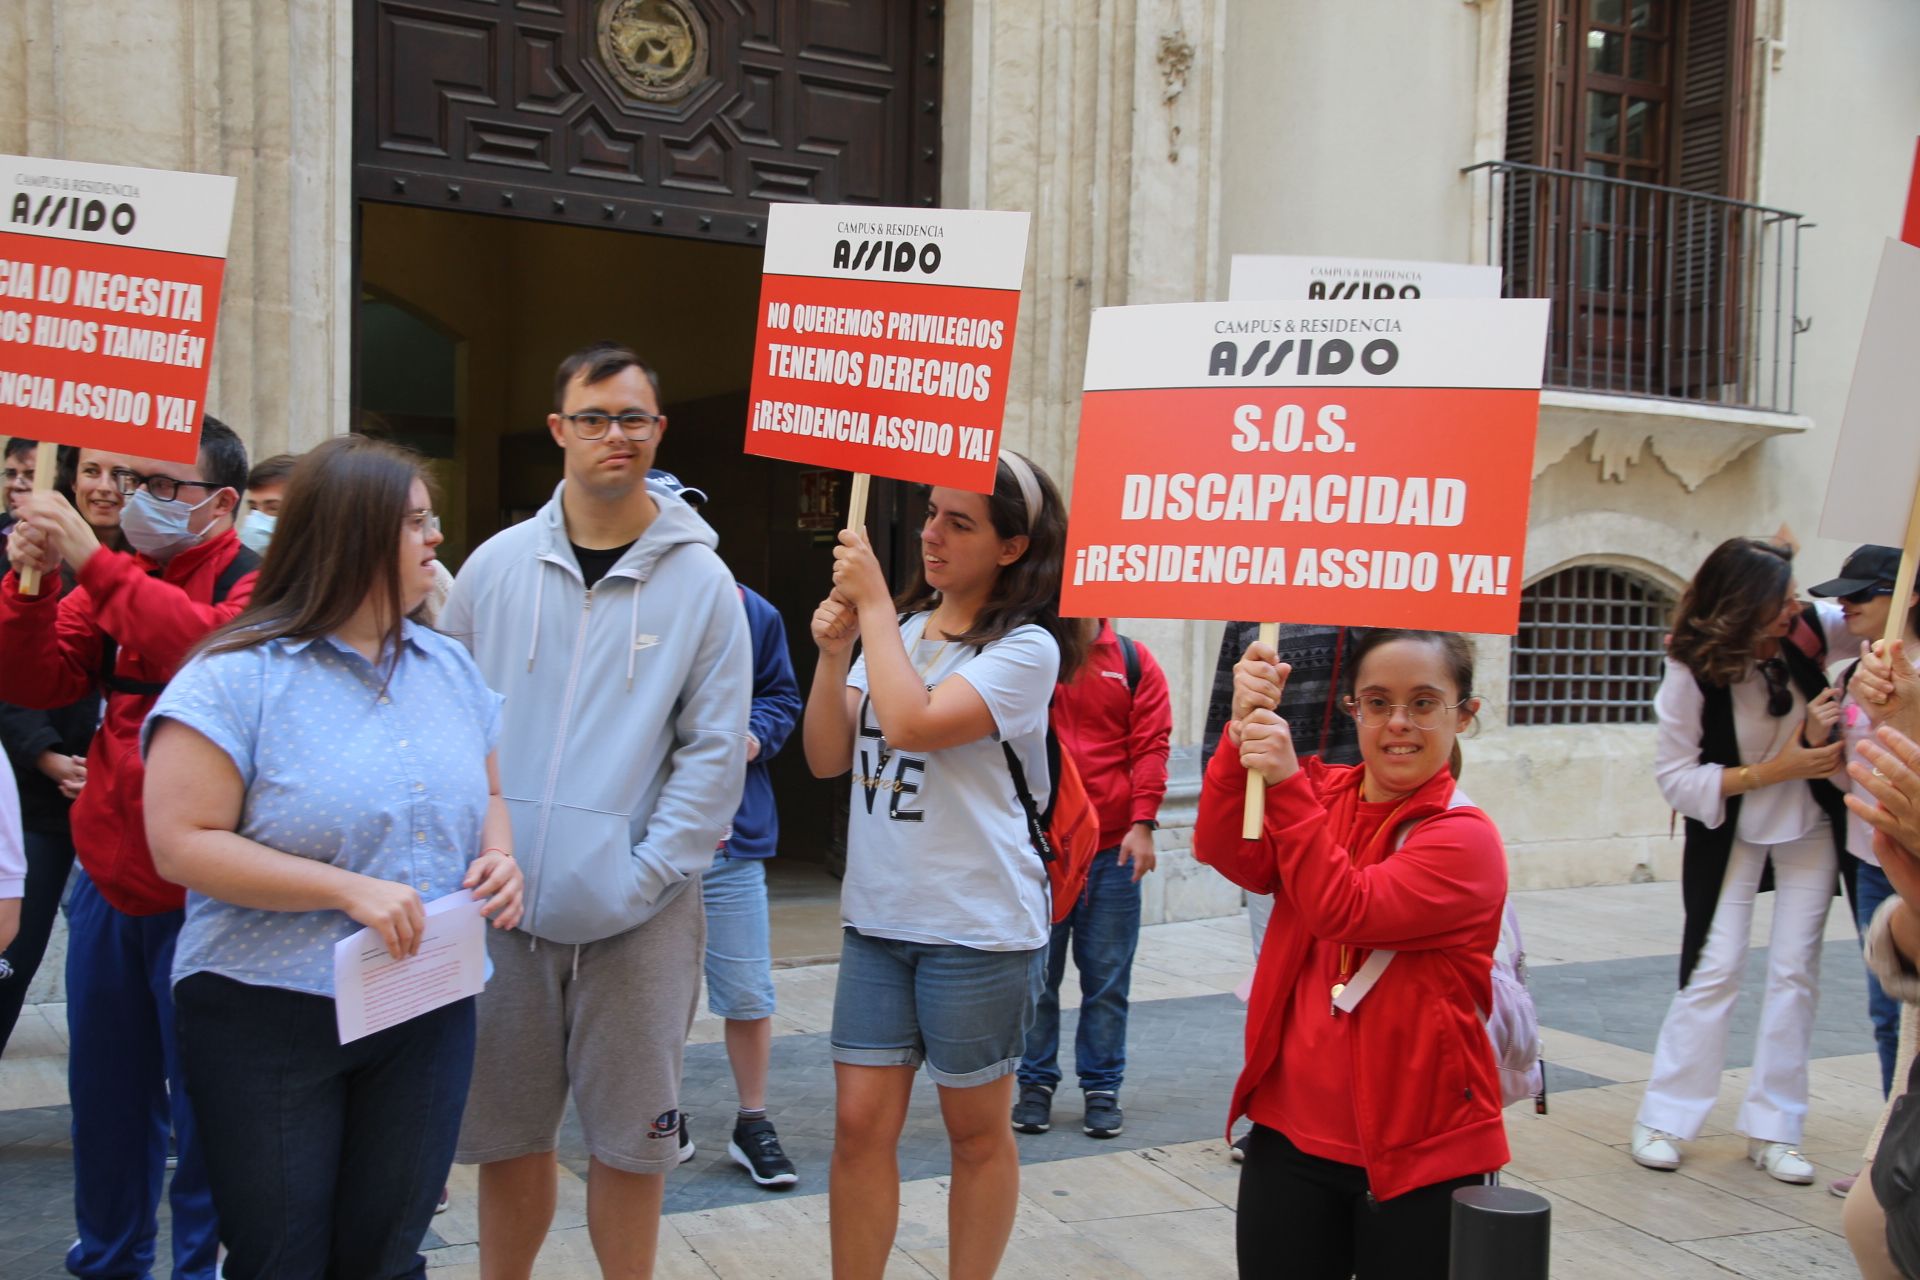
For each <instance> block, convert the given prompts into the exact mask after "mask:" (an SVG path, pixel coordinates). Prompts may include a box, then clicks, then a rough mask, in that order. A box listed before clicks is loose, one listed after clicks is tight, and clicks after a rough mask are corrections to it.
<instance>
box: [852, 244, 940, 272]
mask: <svg viewBox="0 0 1920 1280" xmlns="http://www.w3.org/2000/svg"><path fill="white" fill-rule="evenodd" d="M833 265H834V268H835V270H839V271H893V272H898V273H900V274H902V275H904V274H906V273H908V272H910V271H913V270H914V269H916V268H918V269H919V271H920V274H922V275H928V276H930V275H932V274H933V273H934V272H936V271H938V270H939V269H940V246H939V245H937V244H935V243H934V242H933V241H931V240H929V241H927V242H926V243H925V244H919V245H916V244H915V243H914V242H913V241H911V240H838V241H835V242H834V246H833Z"/></svg>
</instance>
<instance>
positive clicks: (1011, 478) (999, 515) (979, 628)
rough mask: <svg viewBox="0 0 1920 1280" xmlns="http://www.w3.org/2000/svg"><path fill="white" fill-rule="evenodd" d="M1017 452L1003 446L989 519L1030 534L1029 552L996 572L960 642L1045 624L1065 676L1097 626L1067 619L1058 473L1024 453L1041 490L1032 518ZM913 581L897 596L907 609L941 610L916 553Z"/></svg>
mask: <svg viewBox="0 0 1920 1280" xmlns="http://www.w3.org/2000/svg"><path fill="white" fill-rule="evenodd" d="M1009 454H1012V450H1010V449H1002V450H1001V451H1000V464H999V466H998V467H997V468H995V470H994V477H993V492H992V493H991V494H988V495H987V517H988V519H989V520H991V521H992V522H993V531H994V532H995V533H997V534H999V535H1000V537H1002V538H1019V537H1025V538H1026V539H1027V549H1026V550H1025V551H1024V552H1022V553H1021V555H1020V558H1019V559H1018V560H1015V561H1014V562H1013V563H1012V564H1009V565H1002V566H1001V568H1000V571H999V573H997V574H996V575H994V579H993V587H992V589H991V590H990V591H989V592H988V593H987V600H986V603H985V604H983V605H981V606H980V612H979V613H978V614H976V615H975V616H974V619H973V626H972V628H971V629H970V630H968V631H967V632H966V634H964V635H957V636H954V637H953V639H955V640H957V641H959V642H960V643H962V644H968V645H973V646H975V647H976V648H979V647H984V646H986V645H989V644H992V643H993V642H994V641H995V640H998V639H1000V638H1001V637H1003V636H1005V635H1006V634H1007V633H1008V632H1010V631H1012V630H1013V629H1014V628H1015V627H1023V626H1026V625H1028V624H1029V623H1030V624H1032V625H1034V626H1036V627H1039V628H1040V629H1041V630H1043V631H1045V632H1046V633H1047V634H1048V635H1050V636H1052V637H1053V639H1054V642H1055V643H1056V644H1058V645H1059V646H1060V679H1061V681H1062V682H1065V681H1068V680H1071V679H1073V677H1074V675H1075V674H1076V673H1077V672H1078V671H1079V670H1080V664H1081V663H1082V662H1084V661H1085V660H1086V657H1087V650H1088V649H1090V648H1091V647H1092V646H1093V626H1094V624H1093V623H1092V622H1091V621H1089V620H1087V619H1084V618H1063V617H1061V616H1060V572H1061V566H1062V565H1063V564H1064V563H1065V562H1066V554H1067V508H1066V504H1065V503H1063V502H1062V501H1061V500H1060V490H1059V489H1057V488H1055V487H1054V483H1053V478H1052V477H1051V476H1049V475H1048V474H1047V473H1046V472H1045V471H1043V470H1041V469H1040V467H1038V466H1036V465H1035V464H1034V463H1032V462H1030V461H1028V460H1027V459H1025V458H1021V457H1020V456H1019V455H1018V454H1013V456H1014V457H1015V458H1019V465H1023V466H1025V467H1026V468H1027V469H1028V470H1029V471H1030V472H1031V473H1032V475H1033V479H1034V481H1035V486H1036V488H1037V489H1038V491H1039V498H1040V500H1039V503H1038V507H1039V510H1037V511H1035V512H1034V513H1033V516H1032V519H1031V520H1029V519H1028V513H1027V499H1026V495H1025V493H1024V492H1023V491H1022V489H1021V486H1020V480H1019V478H1018V476H1017V475H1016V473H1015V472H1014V470H1013V468H1014V465H1015V464H1014V463H1012V462H1009V461H1008V455H1009ZM913 566H914V568H913V581H912V582H911V583H910V584H908V586H907V589H906V590H905V591H903V592H901V593H900V595H899V596H898V597H897V598H896V599H895V600H894V608H896V609H897V610H899V611H900V612H901V613H919V612H922V611H924V610H928V609H931V608H933V607H934V604H935V602H936V598H937V597H938V595H939V592H937V591H935V590H934V589H933V588H932V587H931V586H929V585H927V572H926V562H925V561H923V560H921V558H920V557H919V556H915V557H914V558H913Z"/></svg>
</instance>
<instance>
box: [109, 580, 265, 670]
mask: <svg viewBox="0 0 1920 1280" xmlns="http://www.w3.org/2000/svg"><path fill="white" fill-rule="evenodd" d="M255 576H256V575H254V574H251V573H249V574H247V575H246V576H245V577H243V578H241V579H240V581H238V582H236V583H234V585H233V590H232V591H230V592H228V593H227V598H226V599H225V600H223V601H221V602H220V603H219V604H199V603H196V602H195V601H194V600H192V599H191V598H190V597H189V596H188V595H187V593H186V592H185V591H184V590H182V589H181V588H180V587H179V586H177V585H175V584H174V583H171V582H165V581H162V580H161V579H159V578H150V577H148V576H147V575H146V574H145V573H144V572H142V571H141V569H140V566H139V564H138V563H137V562H135V561H134V559H133V557H131V556H125V555H121V554H120V553H119V552H116V551H104V550H103V551H96V552H95V553H94V554H93V555H92V556H91V557H90V558H89V559H88V560H87V563H86V567H85V568H83V569H81V570H80V585H81V586H83V587H85V588H86V589H87V592H88V594H89V595H91V596H92V597H93V598H94V600H95V601H96V602H97V603H96V604H95V605H94V612H95V614H96V616H97V617H98V619H99V624H100V626H101V627H102V628H103V629H104V630H105V631H106V632H107V633H108V634H109V635H111V636H113V637H114V638H115V639H116V640H118V641H119V642H120V643H121V644H122V645H124V646H126V647H127V648H129V649H132V650H134V651H135V652H137V653H138V654H139V655H140V657H141V659H142V660H143V661H145V662H149V663H152V664H153V665H155V666H157V667H160V668H162V669H163V670H167V671H172V670H174V669H176V668H177V667H179V665H180V664H181V663H182V662H185V661H186V658H187V654H188V653H190V652H191V651H192V649H193V646H195V645H196V644H199V643H200V641H202V640H204V639H205V638H206V635H207V633H208V632H209V631H212V630H213V629H214V628H215V627H218V626H222V625H224V624H225V623H228V622H231V621H232V620H233V619H234V618H236V617H238V616H239V614H240V611H241V610H242V609H244V608H246V607H247V601H248V599H249V598H251V597H252V595H253V581H254V578H255Z"/></svg>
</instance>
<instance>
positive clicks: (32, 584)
mask: <svg viewBox="0 0 1920 1280" xmlns="http://www.w3.org/2000/svg"><path fill="white" fill-rule="evenodd" d="M59 466H60V446H59V445H57V444H55V443H54V442H53V441H51V440H42V441H41V442H40V447H39V448H38V449H36V450H35V451H34V455H33V491H34V492H35V493H50V492H52V490H53V473H54V472H55V471H56V470H58V468H59ZM20 594H21V595H23V596H37V595H39V594H40V571H39V570H38V569H22V570H21V571H20Z"/></svg>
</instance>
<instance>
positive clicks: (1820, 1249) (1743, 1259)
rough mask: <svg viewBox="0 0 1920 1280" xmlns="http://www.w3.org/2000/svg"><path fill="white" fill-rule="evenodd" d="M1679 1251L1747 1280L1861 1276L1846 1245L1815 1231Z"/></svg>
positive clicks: (1706, 1243)
mask: <svg viewBox="0 0 1920 1280" xmlns="http://www.w3.org/2000/svg"><path fill="white" fill-rule="evenodd" d="M1680 1247H1681V1248H1683V1249H1685V1250H1687V1251H1688V1252H1689V1253H1693V1254H1697V1255H1698V1256H1700V1257H1702V1258H1705V1259H1707V1261H1709V1262H1714V1263H1718V1264H1719V1265H1720V1266H1722V1267H1725V1268H1726V1269H1727V1270H1728V1271H1731V1272H1733V1273H1734V1274H1735V1275H1738V1276H1743V1277H1745V1280H1822V1278H1823V1277H1832V1280H1849V1278H1850V1277H1858V1276H1859V1274H1860V1269H1859V1267H1857V1266H1856V1265H1855V1264H1854V1261H1853V1254H1852V1252H1851V1251H1849V1250H1848V1248H1847V1242H1846V1241H1845V1240H1844V1239H1841V1238H1840V1237H1838V1236H1835V1235H1833V1234H1831V1233H1829V1232H1826V1231H1820V1230H1817V1229H1815V1228H1813V1227H1798V1228H1795V1229H1794V1230H1791V1231H1766V1232H1762V1233H1760V1234H1758V1235H1746V1236H1728V1237H1723V1238H1720V1239H1715V1240H1689V1241H1687V1242H1686V1243H1685V1244H1683V1245H1681V1246H1680Z"/></svg>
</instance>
